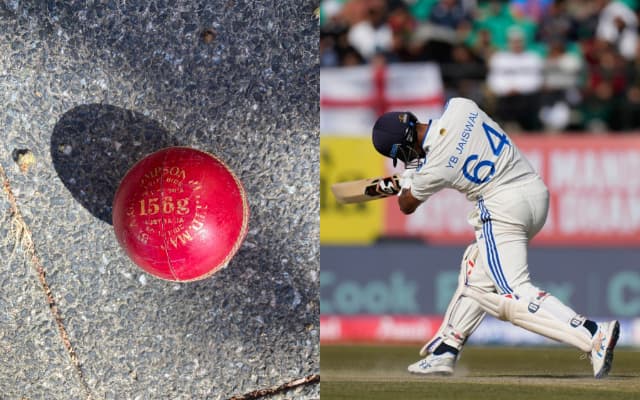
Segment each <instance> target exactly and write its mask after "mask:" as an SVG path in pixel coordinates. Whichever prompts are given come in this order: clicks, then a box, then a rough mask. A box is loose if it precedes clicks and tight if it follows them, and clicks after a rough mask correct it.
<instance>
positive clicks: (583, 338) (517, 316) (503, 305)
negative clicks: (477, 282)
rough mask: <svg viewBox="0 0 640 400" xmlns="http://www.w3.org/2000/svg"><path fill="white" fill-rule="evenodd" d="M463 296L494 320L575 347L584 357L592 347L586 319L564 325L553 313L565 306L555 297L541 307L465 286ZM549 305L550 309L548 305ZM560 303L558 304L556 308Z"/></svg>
mask: <svg viewBox="0 0 640 400" xmlns="http://www.w3.org/2000/svg"><path fill="white" fill-rule="evenodd" d="M464 295H465V296H469V297H470V298H472V299H474V300H476V301H477V302H478V303H479V304H480V306H481V307H482V308H483V309H484V310H485V311H486V312H487V313H488V314H489V315H492V316H493V317H495V318H499V319H501V320H503V321H510V322H511V323H512V324H514V325H516V326H519V327H521V328H524V329H526V330H528V331H531V332H534V333H537V334H539V335H543V336H546V337H548V338H550V339H553V340H556V341H559V342H562V343H566V344H569V345H571V346H575V347H577V348H578V349H580V350H582V351H584V352H585V353H588V352H591V349H592V347H593V343H592V338H591V334H590V333H589V331H588V330H587V329H586V328H585V327H583V326H582V323H583V322H584V317H581V316H579V315H576V314H575V313H574V317H573V318H572V319H571V320H570V321H569V322H567V321H563V320H561V318H559V317H558V316H556V315H554V314H553V313H552V312H550V310H549V308H553V305H558V304H559V305H561V306H562V307H565V308H566V309H569V308H568V307H566V306H564V305H562V303H560V301H559V300H557V299H556V298H555V297H553V296H548V295H547V296H546V298H545V299H543V300H542V301H540V302H539V303H535V302H528V301H526V300H524V299H523V298H519V297H518V296H515V295H508V296H504V295H499V294H497V293H493V292H484V291H482V290H480V289H477V288H475V287H473V286H466V287H465V290H464ZM547 301H549V305H545V303H547ZM553 303H557V304H553Z"/></svg>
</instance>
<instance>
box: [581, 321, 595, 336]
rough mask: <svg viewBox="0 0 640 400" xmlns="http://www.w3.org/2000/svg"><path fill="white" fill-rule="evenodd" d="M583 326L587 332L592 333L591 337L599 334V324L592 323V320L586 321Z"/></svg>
mask: <svg viewBox="0 0 640 400" xmlns="http://www.w3.org/2000/svg"><path fill="white" fill-rule="evenodd" d="M582 326H584V327H585V328H587V330H588V331H589V332H591V336H593V335H595V334H596V332H598V324H596V323H595V322H593V321H591V320H590V319H588V320H586V321H584V323H583V324H582Z"/></svg>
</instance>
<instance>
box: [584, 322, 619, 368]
mask: <svg viewBox="0 0 640 400" xmlns="http://www.w3.org/2000/svg"><path fill="white" fill-rule="evenodd" d="M619 336H620V323H619V322H618V321H611V322H602V323H599V324H598V331H597V332H596V334H595V335H594V336H593V349H592V350H591V364H593V376H594V377H595V378H596V379H601V378H605V377H606V376H607V375H609V371H611V365H612V364H613V348H614V347H616V343H617V342H618V337H619Z"/></svg>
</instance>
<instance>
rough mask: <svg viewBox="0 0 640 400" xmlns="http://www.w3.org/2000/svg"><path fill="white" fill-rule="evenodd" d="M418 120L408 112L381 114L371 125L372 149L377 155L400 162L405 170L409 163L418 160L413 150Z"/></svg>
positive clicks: (394, 162) (418, 156) (417, 154)
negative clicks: (374, 149) (373, 148)
mask: <svg viewBox="0 0 640 400" xmlns="http://www.w3.org/2000/svg"><path fill="white" fill-rule="evenodd" d="M417 123H418V118H417V117H416V116H415V115H413V113H411V112H409V111H403V112H399V111H392V112H388V113H385V114H383V115H382V116H380V118H378V120H377V121H376V123H375V125H373V134H372V140H373V147H375V148H376V150H377V151H378V153H380V154H382V155H383V156H385V157H389V158H391V159H392V160H393V166H394V167H395V166H396V163H397V160H400V161H402V162H403V163H404V164H405V166H406V167H407V168H409V167H410V166H411V165H412V164H411V162H412V161H414V160H417V159H418V158H420V154H419V153H418V152H417V151H416V149H415V147H414V146H415V143H416V141H417V140H418V132H417V127H416V124H417Z"/></svg>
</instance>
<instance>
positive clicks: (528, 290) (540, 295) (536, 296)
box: [513, 282, 548, 302]
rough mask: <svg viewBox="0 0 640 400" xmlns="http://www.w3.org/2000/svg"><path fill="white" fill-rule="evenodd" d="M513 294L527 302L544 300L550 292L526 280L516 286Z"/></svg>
mask: <svg viewBox="0 0 640 400" xmlns="http://www.w3.org/2000/svg"><path fill="white" fill-rule="evenodd" d="M513 295H514V296H516V297H517V298H518V299H522V300H524V301H526V302H531V301H536V302H542V301H543V300H544V299H545V298H546V297H547V296H548V293H547V292H546V291H544V290H542V289H540V288H538V287H537V286H534V285H532V284H531V282H525V283H522V284H520V285H518V286H516V287H515V288H514V290H513Z"/></svg>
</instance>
